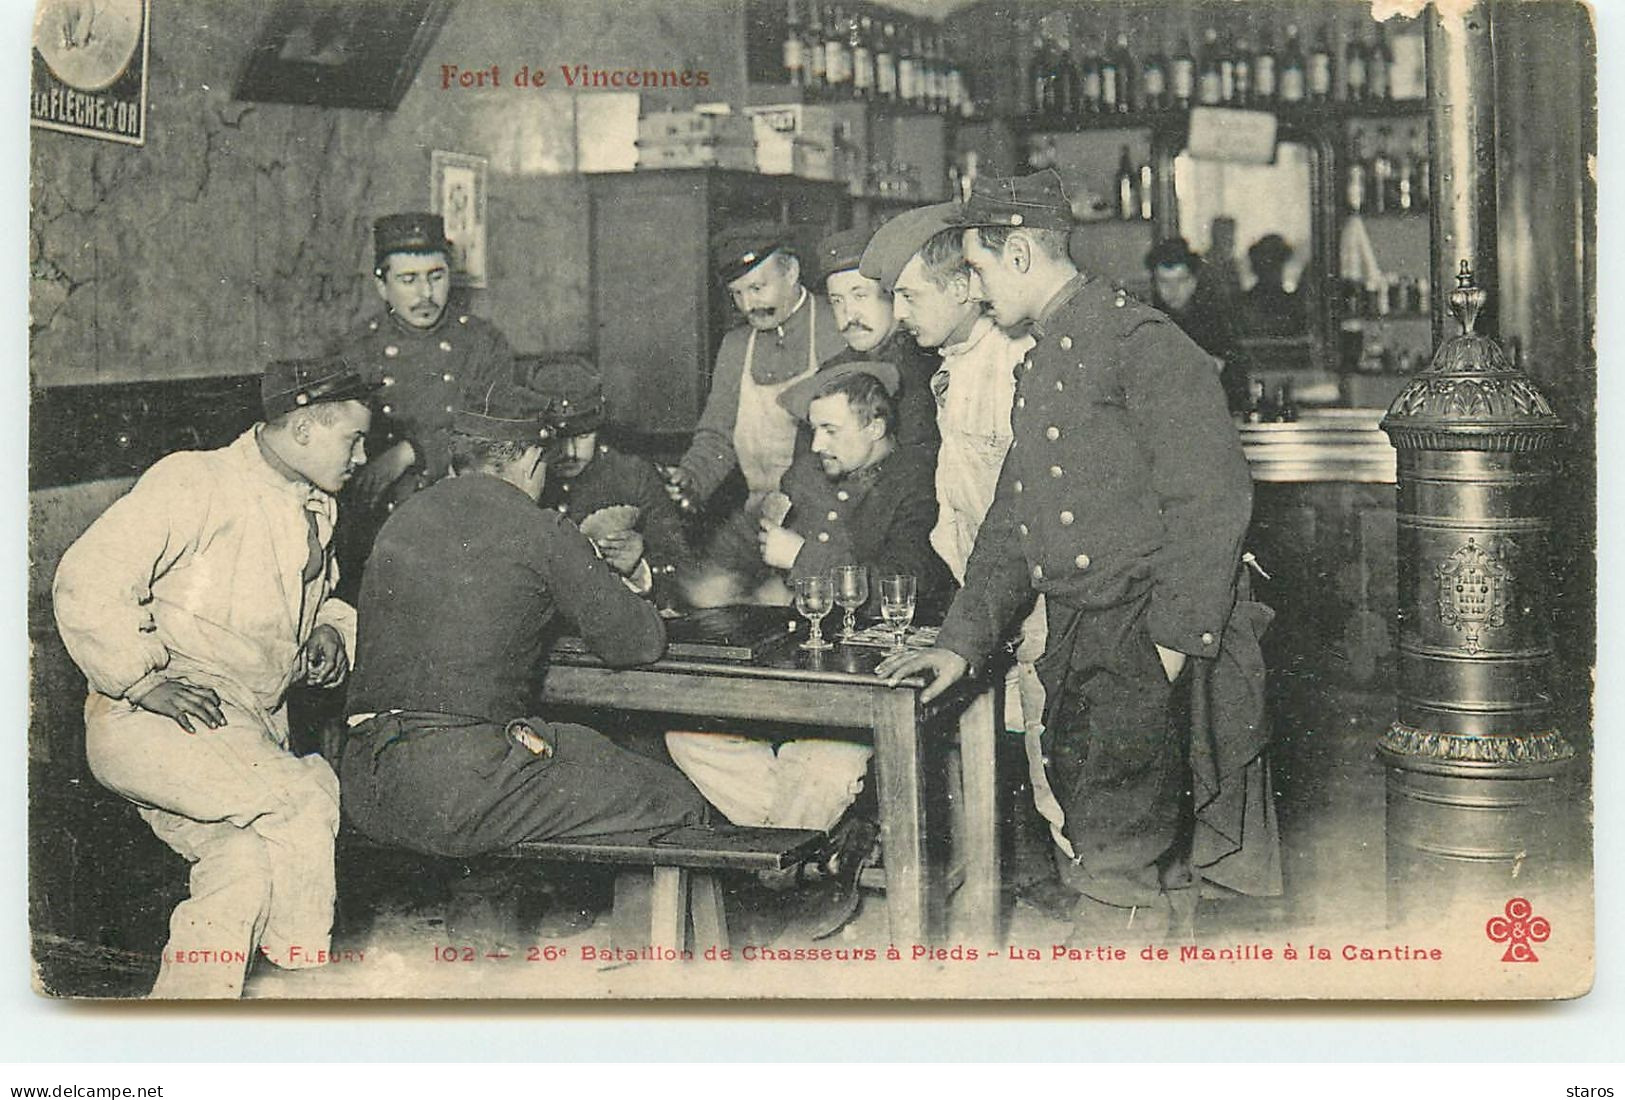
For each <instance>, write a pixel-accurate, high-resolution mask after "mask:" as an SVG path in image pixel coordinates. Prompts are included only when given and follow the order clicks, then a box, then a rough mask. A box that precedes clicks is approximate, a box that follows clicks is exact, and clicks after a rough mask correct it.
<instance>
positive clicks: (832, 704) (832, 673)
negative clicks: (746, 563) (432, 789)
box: [542, 610, 999, 947]
mask: <svg viewBox="0 0 1625 1100" xmlns="http://www.w3.org/2000/svg"><path fill="white" fill-rule="evenodd" d="M785 616H786V618H785V621H786V623H788V622H789V621H790V618H791V613H790V612H789V611H788V610H786V613H785ZM801 637H802V635H800V634H797V635H790V634H788V633H787V634H786V636H785V639H784V640H783V641H782V642H778V643H775V644H773V645H772V646H770V647H769V648H768V649H767V651H766V652H764V653H763V654H762V655H761V656H759V657H758V658H757V659H756V660H754V661H748V662H747V661H725V660H697V659H690V658H674V657H667V658H663V659H662V660H660V661H657V662H655V663H654V664H652V665H647V666H644V667H641V668H634V669H620V670H616V669H609V668H605V667H604V666H603V665H602V664H601V663H600V662H598V661H597V660H596V659H595V658H593V657H591V656H589V655H584V654H574V653H556V654H555V655H554V657H553V664H552V666H551V667H550V668H549V669H548V672H547V677H546V680H545V682H544V686H543V696H542V697H543V701H544V702H547V703H562V704H569V705H575V706H587V707H603V708H607V709H618V710H633V711H648V712H657V713H667V714H684V715H694V716H699V717H706V718H720V719H739V720H743V721H744V722H747V723H748V722H751V721H770V722H784V723H793V724H797V725H812V726H818V727H822V728H825V729H829V728H843V729H850V730H858V731H864V732H866V733H867V734H868V736H869V737H870V738H872V740H873V743H874V747H875V756H876V758H877V761H878V764H879V771H880V789H879V792H878V794H879V803H880V831H881V838H882V842H883V844H884V850H885V869H886V910H887V914H888V916H889V918H890V922H891V934H892V937H893V942H895V943H897V944H898V945H899V946H900V947H901V946H902V945H904V944H916V943H928V942H931V941H932V939H934V938H935V937H936V934H937V930H936V929H935V928H933V927H932V925H933V923H935V922H934V921H933V915H934V914H936V913H940V912H941V909H942V906H941V905H934V904H933V896H935V898H937V899H941V898H943V897H945V895H946V889H945V885H944V879H945V877H946V876H944V875H942V874H937V875H933V874H932V873H931V868H930V866H929V861H928V860H927V858H926V846H925V837H926V829H927V822H926V807H925V798H924V773H923V757H924V750H925V745H924V743H923V739H922V731H923V729H924V727H925V720H926V718H927V717H929V714H928V713H927V712H926V711H925V710H924V709H923V708H922V707H921V706H920V689H921V687H922V686H923V682H922V681H921V680H920V679H919V678H918V677H914V678H910V679H907V680H904V681H902V682H900V683H898V684H897V686H896V687H889V686H887V684H886V683H885V682H884V681H882V680H880V679H878V678H876V676H875V674H874V669H875V665H876V664H878V663H879V662H880V659H881V657H882V656H883V653H882V652H881V651H880V650H879V649H876V648H873V647H862V646H843V645H837V646H836V647H835V648H833V649H830V650H825V651H823V652H808V651H806V650H802V649H800V648H799V646H798V644H797V643H798V642H799V640H800V638H801ZM993 713H994V708H993V707H992V706H991V705H990V704H989V703H988V701H987V699H986V697H982V698H978V699H976V700H974V701H972V702H971V704H970V705H969V706H967V707H965V708H964V710H963V711H962V713H961V715H960V719H959V727H960V729H959V734H960V754H961V774H962V786H963V815H964V816H963V828H962V832H963V834H964V835H963V837H962V838H961V845H960V847H961V848H962V850H961V852H960V853H959V855H960V859H961V861H962V863H963V866H964V883H963V885H962V886H961V887H960V891H959V895H958V900H959V902H960V903H961V907H962V913H963V925H962V927H963V929H964V931H965V933H966V935H967V936H968V937H970V938H973V939H975V940H977V941H978V942H985V943H992V942H994V940H995V939H996V937H997V927H998V912H999V848H998V833H997V799H996V786H995V782H994V763H993V760H994V736H995V731H994V722H993ZM738 732H748V726H747V727H746V728H745V729H742V730H740V731H738Z"/></svg>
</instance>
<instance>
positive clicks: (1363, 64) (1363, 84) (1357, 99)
mask: <svg viewBox="0 0 1625 1100" xmlns="http://www.w3.org/2000/svg"><path fill="white" fill-rule="evenodd" d="M1368 56H1369V55H1368V54H1367V52H1366V47H1365V43H1364V42H1362V41H1361V40H1360V38H1359V37H1358V36H1357V35H1350V36H1349V43H1348V46H1347V47H1346V48H1345V49H1344V51H1343V98H1344V99H1346V100H1348V101H1349V102H1350V103H1361V102H1364V101H1365V98H1366V96H1367V94H1368V93H1369V87H1370V82H1369V80H1368V67H1367V59H1368Z"/></svg>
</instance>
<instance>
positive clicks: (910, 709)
mask: <svg viewBox="0 0 1625 1100" xmlns="http://www.w3.org/2000/svg"><path fill="white" fill-rule="evenodd" d="M917 698H918V696H917V694H916V692H914V691H913V690H911V689H908V688H900V689H899V688H894V689H892V690H890V691H885V692H881V693H878V694H877V697H876V699H875V703H874V719H873V729H874V738H875V755H876V757H877V758H878V761H879V765H880V836H881V843H882V845H883V847H882V849H881V850H882V852H883V853H884V860H885V865H886V913H887V916H888V917H889V918H890V921H891V934H892V940H893V942H894V943H895V944H896V945H897V946H898V947H899V948H903V949H904V950H906V946H905V945H911V944H916V943H926V942H928V940H927V934H928V928H927V923H928V917H929V913H930V886H929V881H930V880H929V874H928V868H927V866H926V852H925V830H924V823H925V783H924V775H923V773H922V770H921V766H920V728H919V710H918V707H917V705H916V700H917Z"/></svg>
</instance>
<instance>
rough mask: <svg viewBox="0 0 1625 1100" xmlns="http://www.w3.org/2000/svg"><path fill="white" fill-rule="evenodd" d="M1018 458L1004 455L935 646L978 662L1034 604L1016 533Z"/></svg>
mask: <svg viewBox="0 0 1625 1100" xmlns="http://www.w3.org/2000/svg"><path fill="white" fill-rule="evenodd" d="M1015 480H1016V477H1015V462H1014V460H1013V457H1012V456H1011V455H1006V456H1005V460H1004V465H1003V466H1002V467H1001V468H1000V470H999V484H998V487H997V488H996V489H995V490H994V491H993V504H992V506H991V507H989V508H988V510H987V518H986V519H984V520H983V521H982V526H981V529H980V530H978V531H977V533H976V545H975V547H974V548H972V550H971V554H970V560H969V561H967V562H966V563H965V587H964V588H962V589H960V591H959V595H958V596H956V597H955V598H954V602H953V604H952V606H950V607H949V609H948V616H947V618H946V619H945V620H944V621H943V624H942V632H941V633H940V634H938V635H937V645H938V646H940V647H942V648H944V649H951V650H953V651H954V652H955V653H957V654H959V655H960V656H961V657H963V658H965V660H966V661H968V662H970V664H971V665H973V666H974V665H977V664H978V663H980V662H981V661H983V660H984V659H986V658H987V657H988V656H990V655H991V654H992V653H993V652H994V651H995V650H997V649H998V648H999V646H1000V645H1001V644H1003V642H1004V639H1005V638H1006V637H1008V636H1009V634H1010V631H1011V630H1012V629H1013V628H1014V626H1015V624H1016V621H1017V620H1018V619H1019V618H1020V617H1021V615H1022V614H1023V613H1025V611H1026V609H1027V606H1028V605H1029V604H1030V603H1031V602H1032V598H1033V590H1032V584H1031V581H1030V579H1029V575H1028V573H1027V558H1026V555H1025V554H1024V553H1023V551H1022V548H1021V540H1020V539H1019V538H1018V537H1017V535H1016V522H1017V521H1016V510H1015V503H1016V492H1015V487H1014V484H1015Z"/></svg>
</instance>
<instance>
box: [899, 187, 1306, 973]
mask: <svg viewBox="0 0 1625 1100" xmlns="http://www.w3.org/2000/svg"><path fill="white" fill-rule="evenodd" d="M961 220H962V221H963V222H964V223H965V225H966V226H967V227H968V228H967V229H966V230H965V233H964V250H965V259H966V261H967V262H968V263H969V264H970V265H971V267H972V269H973V270H974V271H975V273H976V282H977V283H978V284H979V295H980V297H982V298H983V299H984V300H985V301H986V302H987V303H988V305H989V307H990V309H991V311H992V313H993V316H994V319H995V320H996V321H998V323H999V324H1001V325H1005V326H1010V325H1015V324H1018V323H1021V322H1031V327H1032V333H1033V335H1034V337H1035V338H1036V339H1037V341H1038V344H1037V346H1036V347H1035V348H1034V349H1033V350H1032V351H1031V352H1030V353H1029V354H1028V356H1027V358H1026V359H1025V360H1024V361H1023V363H1022V364H1021V367H1020V369H1019V372H1018V381H1017V388H1016V407H1015V409H1014V411H1013V413H1012V430H1013V433H1014V436H1015V442H1014V444H1013V446H1012V448H1011V450H1010V453H1009V455H1008V457H1007V458H1006V460H1005V463H1004V468H1003V470H1002V472H1001V473H1000V477H999V484H998V487H997V489H996V491H995V496H994V501H993V505H992V507H991V509H990V510H989V512H988V515H987V518H986V521H985V522H984V523H983V525H982V528H981V530H980V532H979V533H978V536H977V540H976V544H975V548H974V549H973V551H972V553H971V557H970V560H969V562H968V564H967V568H966V577H965V587H964V589H963V591H962V592H961V593H960V594H959V596H958V597H957V598H956V599H955V601H954V604H953V607H952V609H951V610H950V611H949V614H948V617H947V620H946V622H945V623H944V625H943V628H942V632H941V634H940V636H939V639H938V644H937V648H934V649H932V650H929V651H926V652H924V653H921V654H917V655H904V656H900V657H897V658H890V659H888V660H887V661H885V662H883V663H882V665H881V667H880V669H879V672H880V674H881V675H882V676H885V677H888V678H895V677H898V676H901V675H904V674H908V673H912V672H918V671H929V672H930V673H931V675H932V677H933V683H932V685H931V686H930V687H929V688H928V690H927V691H926V692H925V695H924V697H925V698H927V699H929V698H933V697H935V695H937V694H939V693H940V692H941V691H942V690H943V689H945V688H946V687H947V686H948V685H949V684H951V683H953V682H954V681H956V680H958V679H959V678H960V677H962V676H964V675H965V674H966V673H967V671H968V670H969V669H971V668H973V667H976V666H980V665H982V664H984V663H985V662H986V661H987V659H988V658H989V657H990V656H991V655H992V654H993V653H994V652H995V650H996V649H997V648H998V646H999V643H1000V642H1001V641H1002V640H1003V639H1004V638H1005V637H1007V636H1008V633H1009V631H1010V629H1011V627H1012V626H1013V625H1014V624H1015V622H1016V621H1017V620H1018V619H1019V617H1020V616H1021V615H1022V614H1023V613H1024V612H1025V610H1026V608H1027V607H1028V606H1029V605H1030V603H1031V601H1032V599H1033V595H1034V593H1035V592H1041V593H1043V594H1044V596H1045V600H1046V605H1047V608H1048V620H1049V639H1048V645H1047V649H1046V652H1045V654H1044V656H1043V657H1042V658H1041V659H1040V661H1039V671H1040V675H1041V676H1042V677H1043V679H1044V686H1045V689H1046V695H1047V707H1046V713H1045V726H1046V730H1045V743H1046V748H1047V749H1048V752H1049V758H1050V772H1051V781H1052V786H1053V788H1054V790H1055V793H1056V795H1057V797H1058V798H1059V800H1060V802H1061V805H1062V808H1063V810H1064V812H1065V818H1066V820H1065V831H1066V835H1067V837H1068V839H1069V840H1070V842H1071V845H1072V847H1073V849H1074V851H1075V858H1074V860H1073V861H1072V862H1071V863H1070V864H1068V865H1067V868H1066V876H1067V878H1068V879H1069V880H1070V881H1069V884H1070V885H1071V886H1072V887H1073V888H1074V889H1076V890H1078V891H1079V892H1080V893H1081V894H1082V898H1081V900H1080V901H1079V904H1078V909H1077V912H1076V914H1075V926H1074V931H1073V938H1074V941H1075V942H1078V943H1099V942H1105V940H1104V939H1102V938H1112V937H1114V938H1115V942H1122V938H1123V937H1124V936H1125V935H1128V934H1130V933H1132V934H1133V935H1135V936H1136V937H1147V938H1150V939H1157V938H1160V937H1163V936H1167V935H1170V934H1173V935H1178V936H1186V937H1188V936H1189V935H1190V934H1191V931H1192V924H1191V922H1192V921H1193V919H1194V912H1195V890H1194V888H1193V886H1194V879H1193V876H1192V872H1191V866H1192V864H1193V863H1195V864H1197V865H1198V866H1200V867H1202V868H1203V870H1202V874H1203V876H1204V877H1208V870H1207V864H1208V863H1212V862H1215V861H1216V860H1215V857H1214V853H1213V852H1212V851H1211V848H1210V843H1209V842H1210V840H1211V838H1210V837H1208V835H1207V831H1206V824H1207V821H1206V820H1205V819H1204V818H1203V816H1202V815H1203V814H1204V813H1205V812H1206V811H1207V810H1208V808H1209V807H1210V804H1211V803H1212V802H1213V800H1212V799H1209V798H1207V796H1206V792H1205V790H1204V792H1203V794H1202V796H1201V797H1200V798H1199V799H1198V802H1199V803H1200V804H1199V805H1193V802H1192V795H1191V794H1190V793H1189V784H1190V783H1191V781H1192V779H1191V777H1192V775H1193V774H1197V773H1198V772H1199V773H1200V775H1201V776H1202V777H1203V778H1204V779H1206V778H1210V777H1211V775H1212V774H1213V773H1212V772H1211V771H1210V770H1209V769H1208V768H1207V766H1206V765H1207V764H1208V763H1209V762H1210V758H1211V757H1212V756H1213V753H1212V752H1211V751H1210V747H1211V746H1212V745H1213V744H1215V743H1217V744H1218V745H1219V748H1218V750H1217V758H1218V759H1219V760H1220V761H1221V767H1220V769H1219V771H1220V773H1221V774H1220V780H1221V781H1222V782H1223V783H1224V784H1225V785H1226V786H1227V788H1233V787H1234V785H1235V784H1237V783H1239V782H1241V781H1242V779H1243V778H1244V776H1243V773H1244V772H1245V771H1246V770H1247V768H1248V767H1250V766H1252V765H1256V764H1258V763H1259V760H1260V757H1261V754H1262V750H1263V739H1264V738H1263V732H1262V721H1261V717H1260V716H1259V715H1258V714H1256V713H1253V714H1241V713H1239V711H1237V710H1236V708H1235V707H1234V706H1233V705H1232V704H1233V703H1234V701H1235V699H1236V698H1239V697H1237V696H1232V695H1231V694H1228V693H1226V692H1221V691H1218V690H1217V689H1215V688H1213V687H1212V686H1211V685H1212V684H1213V683H1214V682H1215V681H1214V678H1213V676H1211V675H1209V674H1210V673H1215V672H1216V671H1217V670H1219V669H1221V668H1222V669H1225V670H1227V671H1228V670H1241V671H1243V672H1244V673H1245V674H1247V675H1251V676H1254V677H1256V678H1257V679H1258V680H1259V681H1260V682H1261V679H1262V673H1263V666H1262V661H1261V658H1259V656H1258V648H1257V647H1258V640H1257V633H1258V631H1259V630H1261V629H1262V616H1263V615H1265V614H1267V609H1262V608H1259V606H1258V605H1252V604H1241V603H1240V600H1241V594H1240V593H1239V592H1238V571H1239V562H1240V555H1241V540H1242V537H1243V534H1244V532H1245V531H1246V528H1247V523H1248V518H1249V515H1250V510H1251V503H1252V483H1251V480H1250V478H1249V475H1248V471H1247V463H1246V459H1245V458H1244V457H1243V455H1242V451H1241V444H1240V442H1239V440H1238V438H1237V435H1236V431H1235V428H1234V427H1233V425H1232V424H1231V421H1230V418H1229V415H1228V414H1227V413H1226V411H1225V403H1224V393H1223V391H1222V389H1221V388H1220V386H1219V379H1218V376H1217V372H1215V371H1214V369H1213V366H1212V362H1211V360H1209V359H1208V357H1207V356H1206V355H1205V354H1204V353H1203V352H1202V350H1201V349H1200V348H1199V347H1197V346H1196V345H1195V344H1194V343H1193V342H1192V341H1191V340H1190V338H1189V337H1187V336H1186V335H1185V334H1184V333H1182V332H1180V331H1179V329H1178V328H1177V327H1176V326H1175V325H1174V324H1172V323H1171V322H1170V321H1169V320H1168V319H1167V318H1166V317H1165V316H1164V315H1163V314H1161V313H1158V312H1157V311H1155V310H1153V309H1151V308H1149V307H1147V306H1142V305H1139V304H1137V303H1135V302H1132V301H1131V300H1129V299H1128V298H1127V296H1126V295H1124V294H1122V293H1121V292H1113V291H1112V290H1111V289H1110V288H1109V287H1108V286H1107V285H1106V284H1105V283H1104V281H1102V280H1096V279H1089V278H1086V277H1085V276H1083V275H1081V274H1080V273H1079V272H1078V270H1077V269H1076V268H1075V267H1074V266H1073V263H1072V261H1071V259H1070V258H1069V257H1068V252H1067V240H1068V234H1069V231H1070V230H1071V227H1072V218H1071V212H1070V205H1069V203H1068V201H1067V199H1066V196H1065V194H1064V192H1063V190H1062V187H1061V181H1060V177H1059V176H1058V175H1056V174H1055V173H1054V172H1053V171H1046V172H1040V173H1038V174H1036V175H1033V176H1027V177H1023V178H1019V179H988V180H985V181H981V182H979V183H978V185H977V186H976V188H975V189H974V190H973V192H972V194H971V196H970V198H969V200H968V201H967V202H966V203H965V205H964V209H963V210H962V219H961ZM1242 608H1245V610H1241V609H1242ZM1193 686H1194V690H1193ZM1258 697H1259V698H1261V694H1260V695H1259V696H1258ZM1213 700H1220V701H1221V704H1222V708H1223V709H1224V712H1223V713H1219V712H1217V711H1214V710H1212V708H1210V707H1209V705H1208V704H1209V703H1210V702H1212V701H1213ZM1192 710H1198V711H1201V712H1203V714H1204V718H1205V722H1206V723H1207V728H1205V729H1204V731H1203V732H1202V733H1201V736H1200V737H1197V736H1194V735H1193V731H1192V729H1191V727H1190V724H1189V723H1188V721H1187V720H1186V719H1187V715H1188V712H1190V711H1192ZM1210 711H1211V713H1210ZM1198 742H1200V743H1198ZM1243 742H1245V744H1244V745H1243V744H1242V743H1243ZM1254 770H1255V772H1256V769H1254ZM1259 793H1260V794H1261V795H1262V796H1263V797H1264V798H1266V799H1267V797H1268V790H1267V787H1266V788H1265V789H1264V790H1263V791H1261V792H1259ZM1220 801H1221V802H1223V804H1224V805H1225V807H1226V808H1236V805H1237V804H1235V803H1233V802H1225V801H1223V800H1220ZM1266 809H1267V807H1266ZM1269 822H1270V824H1271V825H1273V816H1272V815H1271V816H1270V817H1269ZM1264 832H1265V830H1259V831H1258V835H1254V836H1248V837H1247V838H1246V839H1247V840H1248V842H1249V845H1253V846H1254V847H1258V846H1261V847H1262V848H1264V849H1270V850H1273V848H1272V843H1271V842H1272V841H1273V836H1264V835H1262V834H1263V833H1264ZM1193 834H1196V839H1197V840H1199V841H1200V842H1201V844H1202V849H1201V851H1200V852H1197V851H1194V849H1193ZM1233 835H1234V837H1235V838H1237V846H1239V838H1240V837H1241V836H1242V833H1241V831H1240V829H1239V828H1238V829H1237V830H1236V831H1235V832H1234V834H1233ZM1255 841H1257V842H1258V844H1257V845H1254V842H1255ZM1226 854H1227V855H1230V854H1234V852H1231V853H1226ZM1217 862H1221V863H1222V862H1223V860H1222V858H1220V859H1218V860H1217ZM1266 862H1267V861H1266ZM1266 872H1267V867H1266ZM1221 877H1222V876H1221ZM1267 878H1268V874H1267V873H1265V874H1264V875H1263V876H1261V877H1260V878H1259V879H1257V880H1254V881H1251V882H1249V883H1247V885H1250V886H1254V887H1256V888H1258V889H1259V891H1260V892H1269V888H1270V886H1271V885H1273V886H1274V889H1275V891H1278V889H1279V867H1278V864H1276V865H1275V880H1274V882H1273V884H1272V883H1270V882H1267V881H1264V880H1265V879H1267Z"/></svg>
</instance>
